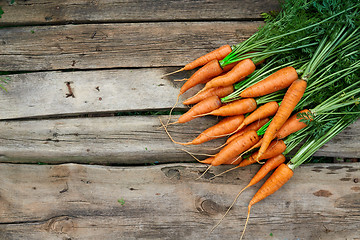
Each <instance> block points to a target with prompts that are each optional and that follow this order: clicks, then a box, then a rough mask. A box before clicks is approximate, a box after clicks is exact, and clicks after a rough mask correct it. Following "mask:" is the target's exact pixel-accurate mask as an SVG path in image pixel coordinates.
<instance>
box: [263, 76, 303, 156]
mask: <svg viewBox="0 0 360 240" xmlns="http://www.w3.org/2000/svg"><path fill="white" fill-rule="evenodd" d="M306 86H307V83H306V81H305V80H302V79H298V80H296V81H294V82H293V83H292V84H291V86H290V87H289V89H288V90H287V91H286V93H285V96H284V98H283V100H282V102H281V104H280V107H279V110H278V111H277V113H276V114H275V116H274V118H273V119H272V121H271V123H270V125H269V126H268V128H267V129H266V132H265V134H264V137H263V142H262V144H261V147H260V149H259V155H258V157H260V156H261V155H262V154H264V152H265V151H266V149H267V148H268V146H269V144H270V142H271V140H272V139H274V137H275V136H276V134H277V132H278V131H279V129H280V128H281V127H282V125H283V124H284V123H285V122H286V120H287V119H288V118H289V116H290V114H291V112H292V111H293V110H294V108H295V107H296V104H297V103H298V102H299V101H300V99H301V98H302V96H303V94H304V92H305V89H306Z"/></svg>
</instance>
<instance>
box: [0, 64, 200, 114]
mask: <svg viewBox="0 0 360 240" xmlns="http://www.w3.org/2000/svg"><path fill="white" fill-rule="evenodd" d="M169 70H170V69H169V68H140V69H120V70H103V71H75V72H38V73H28V74H15V75H8V76H0V78H8V79H9V81H8V84H7V85H5V87H6V88H7V90H8V92H7V93H5V92H2V93H1V94H0V105H2V111H1V112H0V119H13V118H26V117H30V118H31V117H39V116H43V117H44V116H64V115H75V114H88V113H99V112H119V111H149V110H163V109H170V108H171V107H172V106H173V105H174V104H175V102H176V97H177V95H178V93H179V89H180V86H182V84H183V83H181V82H175V81H174V79H176V78H184V77H188V76H189V75H190V72H186V73H181V74H177V75H175V76H170V77H167V78H166V79H162V78H161V76H162V75H164V74H165V73H166V72H167V71H169ZM200 88H201V86H198V87H196V88H194V89H192V90H190V91H189V92H187V93H186V94H184V95H183V96H182V97H181V99H180V100H184V99H186V98H187V97H190V96H192V95H194V94H195V93H196V92H197V91H199V90H200ZM71 93H72V94H71ZM178 108H179V109H187V107H185V106H183V105H182V104H181V103H180V104H178Z"/></svg>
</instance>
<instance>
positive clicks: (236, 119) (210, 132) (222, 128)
mask: <svg viewBox="0 0 360 240" xmlns="http://www.w3.org/2000/svg"><path fill="white" fill-rule="evenodd" d="M243 121H244V115H239V116H232V117H227V118H224V119H223V120H221V121H220V122H219V123H217V124H215V125H214V126H212V127H210V128H208V129H206V130H205V131H203V132H202V133H200V135H199V136H198V137H196V138H195V139H194V140H192V141H191V142H189V143H188V144H186V145H190V144H193V145H198V144H201V143H204V142H207V141H210V140H212V139H216V138H219V137H223V136H224V135H226V134H229V133H232V132H233V131H235V130H236V129H237V128H238V127H239V126H240V124H241V123H242V122H243Z"/></svg>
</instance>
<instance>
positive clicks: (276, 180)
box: [240, 163, 294, 239]
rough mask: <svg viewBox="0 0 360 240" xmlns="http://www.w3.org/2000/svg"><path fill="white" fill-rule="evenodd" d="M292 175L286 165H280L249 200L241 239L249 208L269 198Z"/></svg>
mask: <svg viewBox="0 0 360 240" xmlns="http://www.w3.org/2000/svg"><path fill="white" fill-rule="evenodd" d="M293 175H294V172H293V170H292V169H290V168H289V167H288V165H286V164H284V163H282V164H280V166H279V167H277V168H276V170H275V171H274V173H273V174H271V176H270V177H269V178H268V179H267V180H266V181H265V183H264V184H263V185H262V186H261V188H260V189H259V190H258V191H257V192H256V193H255V195H254V197H253V198H252V199H251V201H250V203H249V205H248V215H247V218H246V222H245V226H244V230H243V233H242V235H241V238H240V239H242V238H243V236H244V233H245V230H246V226H247V223H248V221H249V216H250V210H251V207H252V206H253V205H254V204H255V203H258V202H260V201H261V200H263V199H264V198H266V197H268V196H270V195H271V194H273V193H274V192H276V191H277V190H279V189H280V188H281V187H282V186H283V185H284V184H285V183H286V182H287V181H289V180H290V178H291V177H292V176H293Z"/></svg>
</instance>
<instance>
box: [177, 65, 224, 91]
mask: <svg viewBox="0 0 360 240" xmlns="http://www.w3.org/2000/svg"><path fill="white" fill-rule="evenodd" d="M222 72H223V69H222V68H221V66H220V64H219V61H218V60H216V59H215V60H212V61H210V62H208V63H207V64H206V65H204V66H203V67H202V68H200V69H199V70H197V71H196V72H195V73H194V74H193V75H192V76H191V77H190V78H189V79H188V80H187V81H186V82H185V83H184V85H183V86H182V87H181V88H180V93H179V95H181V94H183V93H184V92H186V91H187V90H189V89H190V88H192V87H194V86H196V85H197V84H199V83H202V82H204V81H206V80H208V79H210V78H213V77H216V76H218V75H220V74H221V73H222Z"/></svg>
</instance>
